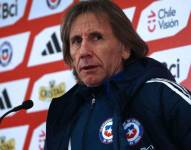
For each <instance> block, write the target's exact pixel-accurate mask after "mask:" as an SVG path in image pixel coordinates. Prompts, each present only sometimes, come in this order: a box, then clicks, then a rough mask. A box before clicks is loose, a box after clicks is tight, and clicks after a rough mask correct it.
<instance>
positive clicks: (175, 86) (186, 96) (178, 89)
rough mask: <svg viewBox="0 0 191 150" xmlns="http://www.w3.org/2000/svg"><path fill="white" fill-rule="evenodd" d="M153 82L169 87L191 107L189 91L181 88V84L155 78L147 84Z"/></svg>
mask: <svg viewBox="0 0 191 150" xmlns="http://www.w3.org/2000/svg"><path fill="white" fill-rule="evenodd" d="M153 82H160V83H163V84H165V85H166V86H167V87H169V88H170V89H171V90H173V91H174V92H175V93H177V94H178V95H180V96H181V97H182V98H183V99H184V100H185V101H186V102H188V103H189V104H190V105H191V95H190V93H189V91H188V90H187V89H185V88H184V87H182V86H180V85H179V84H177V83H175V82H172V81H170V80H167V79H163V78H154V79H151V80H149V81H147V82H146V83H153Z"/></svg>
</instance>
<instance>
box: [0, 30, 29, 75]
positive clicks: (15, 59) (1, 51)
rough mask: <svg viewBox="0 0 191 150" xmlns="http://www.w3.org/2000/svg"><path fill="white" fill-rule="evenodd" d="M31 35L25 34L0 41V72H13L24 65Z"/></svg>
mask: <svg viewBox="0 0 191 150" xmlns="http://www.w3.org/2000/svg"><path fill="white" fill-rule="evenodd" d="M29 35H30V33H29V32H25V33H21V34H17V35H13V36H8V37H5V38H1V39H0V72H5V71H9V70H13V69H15V68H16V67H17V66H18V65H20V64H21V63H22V61H23V59H24V54H25V51H26V46H27V43H28V39H29ZM13 51H14V53H13Z"/></svg>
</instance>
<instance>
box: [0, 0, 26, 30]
mask: <svg viewBox="0 0 191 150" xmlns="http://www.w3.org/2000/svg"><path fill="white" fill-rule="evenodd" d="M26 2H27V1H26V0H1V1H0V27H5V26H8V25H12V24H14V23H16V22H17V21H18V20H19V19H21V18H22V16H23V15H24V11H25V7H26Z"/></svg>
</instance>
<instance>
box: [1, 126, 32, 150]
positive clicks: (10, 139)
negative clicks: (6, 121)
mask: <svg viewBox="0 0 191 150" xmlns="http://www.w3.org/2000/svg"><path fill="white" fill-rule="evenodd" d="M27 131H28V126H27V125H24V126H19V127H13V128H7V129H0V149H1V150H4V149H5V150H8V149H10V150H21V149H23V147H24V142H25V138H26V135H27ZM7 147H8V149H7Z"/></svg>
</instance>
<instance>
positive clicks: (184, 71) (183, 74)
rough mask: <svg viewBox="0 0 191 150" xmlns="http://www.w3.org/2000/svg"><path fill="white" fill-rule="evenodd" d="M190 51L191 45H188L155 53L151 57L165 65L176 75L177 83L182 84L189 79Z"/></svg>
mask: <svg viewBox="0 0 191 150" xmlns="http://www.w3.org/2000/svg"><path fill="white" fill-rule="evenodd" d="M190 50H191V45H188V46H183V47H178V48H172V49H168V50H164V51H162V52H155V53H153V54H152V55H150V57H152V58H154V59H156V60H158V61H160V62H162V63H164V65H165V66H166V67H167V68H168V69H169V70H170V71H171V73H172V74H173V75H174V77H175V78H176V80H177V82H179V83H180V82H182V81H183V80H185V79H186V78H187V76H188V72H189V69H190V67H191V55H190V54H189V53H190ZM182 54H188V55H182ZM166 58H168V59H166Z"/></svg>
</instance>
